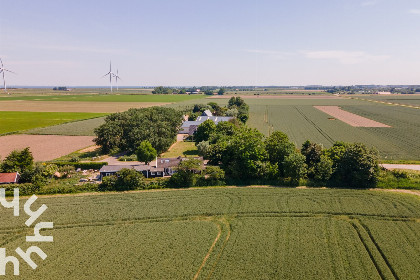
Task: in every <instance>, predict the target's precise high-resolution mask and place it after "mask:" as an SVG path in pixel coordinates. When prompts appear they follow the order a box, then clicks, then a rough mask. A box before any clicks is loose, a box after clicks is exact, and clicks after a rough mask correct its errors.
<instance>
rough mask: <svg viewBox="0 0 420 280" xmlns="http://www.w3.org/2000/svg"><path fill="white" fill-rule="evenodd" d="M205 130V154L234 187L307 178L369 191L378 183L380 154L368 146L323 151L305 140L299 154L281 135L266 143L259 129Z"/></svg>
mask: <svg viewBox="0 0 420 280" xmlns="http://www.w3.org/2000/svg"><path fill="white" fill-rule="evenodd" d="M205 128H206V129H205ZM202 129H203V131H201V132H200V135H205V137H201V138H200V139H199V140H200V141H197V142H198V143H197V147H198V149H199V152H200V154H201V155H203V156H204V157H205V158H206V159H208V160H209V163H210V164H213V165H218V166H220V167H221V168H222V169H223V170H224V171H225V173H226V177H227V178H229V179H234V180H235V182H239V181H242V182H251V181H255V180H258V182H262V183H264V182H266V183H272V182H274V181H277V182H284V180H287V181H289V182H291V183H293V184H299V183H300V181H301V180H302V179H308V180H309V181H310V182H313V183H314V184H318V185H319V184H323V185H328V186H336V187H339V186H342V187H350V188H368V187H374V186H375V185H376V182H377V180H378V170H379V166H378V161H377V153H376V152H375V151H374V150H371V149H369V148H367V147H366V146H364V145H363V144H358V143H357V144H350V143H342V142H337V143H335V144H334V145H333V146H332V147H331V148H330V149H324V148H323V146H322V145H320V144H317V143H311V142H310V141H306V142H305V143H304V144H303V146H302V149H301V150H300V151H299V150H297V149H296V147H295V145H294V144H293V143H291V142H290V141H289V139H288V137H287V135H286V134H284V133H283V132H281V131H274V132H273V133H272V134H271V135H270V136H269V137H267V138H265V137H264V136H263V135H262V134H261V133H260V132H258V131H257V130H256V129H251V128H248V127H246V126H236V125H234V124H232V123H229V122H220V123H219V124H217V125H216V126H214V125H212V126H211V127H210V126H207V125H205V126H203V127H202ZM204 132H205V133H204Z"/></svg>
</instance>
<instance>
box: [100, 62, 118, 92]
mask: <svg viewBox="0 0 420 280" xmlns="http://www.w3.org/2000/svg"><path fill="white" fill-rule="evenodd" d="M108 75H109V85H110V87H111V92H112V77H114V76H115V74H114V73H112V68H111V61H110V62H109V72H108V73H106V74H105V75H103V76H102V78H103V77H106V76H108Z"/></svg>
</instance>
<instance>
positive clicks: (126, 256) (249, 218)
mask: <svg viewBox="0 0 420 280" xmlns="http://www.w3.org/2000/svg"><path fill="white" fill-rule="evenodd" d="M21 201H22V203H23V200H21ZM41 203H45V204H46V205H47V206H48V210H47V211H46V212H45V214H43V215H42V221H51V222H54V229H53V230H45V231H43V232H42V233H43V235H53V236H54V242H53V243H39V244H37V246H39V247H40V248H41V249H42V250H43V251H44V252H45V253H46V254H47V255H48V257H47V259H46V260H45V261H42V260H41V259H39V258H36V257H34V260H35V261H36V263H38V264H39V265H40V266H39V267H38V268H37V269H36V270H32V269H30V268H29V266H28V265H26V264H25V263H23V261H22V262H21V277H23V279H64V278H65V279H111V278H115V277H116V276H117V275H118V277H119V278H120V279H349V278H351V279H418V275H420V250H419V248H420V235H419V234H418V232H419V231H420V223H419V221H420V197H417V196H414V195H409V194H399V193H390V192H383V191H368V190H331V189H288V188H207V189H189V190H166V191H143V192H133V193H123V194H103V195H79V196H59V197H40V198H39V199H38V201H37V202H36V203H35V205H33V206H32V209H37V207H39V206H40V205H41ZM22 213H23V211H22ZM0 216H1V217H2V223H1V224H0V236H1V237H2V238H1V242H0V247H5V248H6V250H7V254H9V255H13V251H14V250H15V248H17V247H19V246H20V247H22V248H23V249H25V248H27V245H26V244H25V236H26V235H29V234H30V230H33V229H30V228H26V226H25V225H24V221H25V220H26V216H25V215H24V214H22V215H21V216H20V217H14V216H13V210H12V209H5V208H3V207H0ZM32 234H33V231H32ZM11 268H12V266H11V265H9V266H8V267H7V272H8V273H9V274H10V273H11Z"/></svg>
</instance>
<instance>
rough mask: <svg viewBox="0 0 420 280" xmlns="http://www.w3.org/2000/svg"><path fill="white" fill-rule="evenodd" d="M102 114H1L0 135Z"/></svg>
mask: <svg viewBox="0 0 420 280" xmlns="http://www.w3.org/2000/svg"><path fill="white" fill-rule="evenodd" d="M104 115H105V114H101V113H59V112H53V113H45V112H1V111H0V134H4V133H10V132H16V131H22V130H27V129H32V128H36V127H45V126H50V125H56V124H60V123H66V122H71V121H75V120H82V119H90V118H96V117H100V116H104Z"/></svg>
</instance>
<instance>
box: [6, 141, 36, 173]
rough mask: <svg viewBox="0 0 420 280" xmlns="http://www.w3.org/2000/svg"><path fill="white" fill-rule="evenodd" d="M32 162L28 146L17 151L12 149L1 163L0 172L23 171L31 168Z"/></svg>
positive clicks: (32, 158)
mask: <svg viewBox="0 0 420 280" xmlns="http://www.w3.org/2000/svg"><path fill="white" fill-rule="evenodd" d="M33 164H34V157H33V156H32V153H31V151H29V147H27V148H25V149H23V150H21V151H18V150H14V151H12V152H11V153H10V154H9V155H8V156H7V157H6V158H5V159H4V160H3V162H2V163H1V165H0V171H1V172H6V173H7V172H19V173H22V172H25V171H26V170H28V169H32V166H33Z"/></svg>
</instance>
